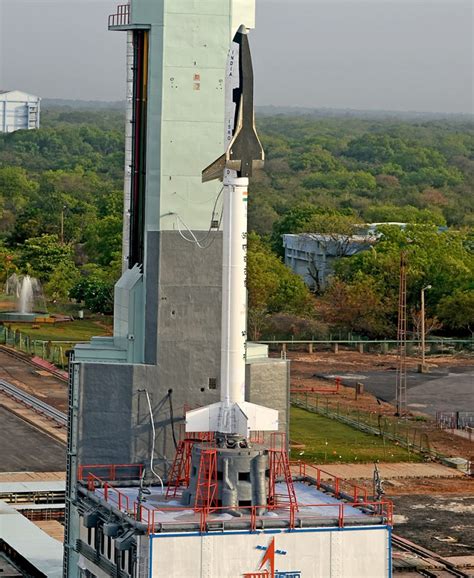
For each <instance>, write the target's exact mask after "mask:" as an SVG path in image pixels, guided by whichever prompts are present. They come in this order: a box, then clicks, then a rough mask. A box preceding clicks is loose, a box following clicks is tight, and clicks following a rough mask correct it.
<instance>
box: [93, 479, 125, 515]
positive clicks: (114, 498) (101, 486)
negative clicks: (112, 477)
mask: <svg viewBox="0 0 474 578" xmlns="http://www.w3.org/2000/svg"><path fill="white" fill-rule="evenodd" d="M87 489H88V490H89V492H96V491H97V490H100V491H102V492H103V497H104V500H105V501H106V502H107V503H109V504H111V505H112V506H115V507H116V508H117V509H119V510H120V511H121V512H126V513H130V499H129V497H128V496H126V495H125V494H124V493H123V492H121V491H120V490H118V489H117V488H115V487H114V486H111V485H110V484H109V483H108V482H105V481H104V480H102V479H101V478H98V477H97V476H95V475H94V474H89V475H88V476H87Z"/></svg>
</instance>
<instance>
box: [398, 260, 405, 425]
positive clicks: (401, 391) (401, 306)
mask: <svg viewBox="0 0 474 578" xmlns="http://www.w3.org/2000/svg"><path fill="white" fill-rule="evenodd" d="M397 343H398V362H397V374H396V394H395V399H396V407H397V412H396V415H397V416H400V417H406V415H407V366H406V358H407V259H406V253H405V251H402V252H401V253H400V286H399V293H398V329H397Z"/></svg>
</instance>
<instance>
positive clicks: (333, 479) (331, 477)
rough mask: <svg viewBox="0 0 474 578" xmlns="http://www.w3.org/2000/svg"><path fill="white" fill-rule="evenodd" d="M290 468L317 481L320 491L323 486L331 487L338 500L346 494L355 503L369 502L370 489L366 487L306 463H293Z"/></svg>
mask: <svg viewBox="0 0 474 578" xmlns="http://www.w3.org/2000/svg"><path fill="white" fill-rule="evenodd" d="M290 466H291V468H292V470H293V472H295V470H296V471H297V472H298V474H299V475H300V476H301V477H308V478H313V479H314V480H315V481H316V488H317V489H318V490H319V489H320V488H321V486H322V485H329V486H330V487H331V489H332V491H333V492H334V496H335V497H336V498H339V497H340V496H341V494H345V495H347V496H350V498H351V499H352V500H353V501H354V502H358V501H361V502H367V499H368V489H367V488H366V487H364V486H359V485H358V484H354V483H353V482H349V481H348V480H345V479H343V478H340V477H339V476H336V475H335V474H331V473H330V472H327V471H325V470H322V469H321V468H318V467H317V466H313V465H312V464H307V463H306V462H300V461H291V462H290ZM328 482H329V483H328Z"/></svg>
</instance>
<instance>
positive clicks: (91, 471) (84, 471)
mask: <svg viewBox="0 0 474 578" xmlns="http://www.w3.org/2000/svg"><path fill="white" fill-rule="evenodd" d="M142 473H143V465H142V464H88V465H83V466H79V468H78V470H77V479H78V481H80V482H82V481H85V480H89V476H92V477H93V478H95V479H96V480H100V481H101V482H104V481H106V482H116V481H120V480H139V479H140V478H141V476H142Z"/></svg>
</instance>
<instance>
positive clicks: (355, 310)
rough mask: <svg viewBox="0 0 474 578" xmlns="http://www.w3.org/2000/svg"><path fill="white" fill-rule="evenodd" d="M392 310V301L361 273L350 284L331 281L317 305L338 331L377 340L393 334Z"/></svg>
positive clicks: (371, 280)
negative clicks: (360, 334) (358, 334)
mask: <svg viewBox="0 0 474 578" xmlns="http://www.w3.org/2000/svg"><path fill="white" fill-rule="evenodd" d="M394 306H395V307H396V305H395V303H394V302H393V298H391V297H387V296H386V295H384V293H383V291H382V290H381V287H380V286H377V285H376V284H374V279H373V278H372V277H370V276H368V275H364V274H362V273H360V274H358V275H357V277H356V278H355V279H354V280H353V281H352V282H350V283H346V282H344V281H341V280H340V279H337V278H336V279H333V280H332V282H331V283H330V284H329V287H328V289H327V291H326V292H325V294H324V296H323V297H322V298H321V299H320V300H319V301H318V302H317V311H318V313H319V314H320V315H321V317H322V320H323V321H324V322H325V323H328V324H329V325H331V326H333V327H335V328H337V329H342V330H344V331H348V332H349V331H356V332H359V333H362V334H364V335H367V336H370V337H374V338H379V337H386V336H387V335H393V334H394V331H395V325H394V323H393V319H392V318H391V313H392V312H393V308H394Z"/></svg>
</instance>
